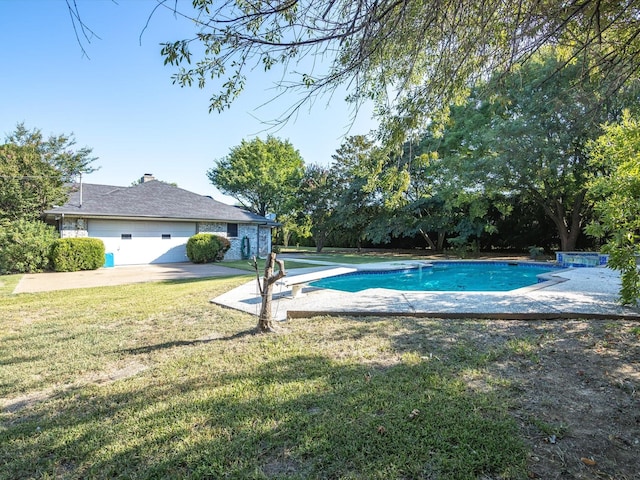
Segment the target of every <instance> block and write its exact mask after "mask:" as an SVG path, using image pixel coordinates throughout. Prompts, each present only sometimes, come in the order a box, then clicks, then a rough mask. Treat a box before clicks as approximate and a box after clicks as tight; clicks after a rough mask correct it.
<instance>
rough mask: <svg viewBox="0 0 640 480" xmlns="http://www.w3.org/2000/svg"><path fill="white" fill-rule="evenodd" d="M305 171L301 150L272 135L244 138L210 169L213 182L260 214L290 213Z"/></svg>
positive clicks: (208, 173) (209, 174)
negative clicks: (264, 138)
mask: <svg viewBox="0 0 640 480" xmlns="http://www.w3.org/2000/svg"><path fill="white" fill-rule="evenodd" d="M303 173H304V161H303V160H302V157H301V156H300V153H299V152H298V151H297V150H296V149H294V148H293V146H292V145H291V144H290V143H289V142H288V141H282V140H280V139H278V138H275V137H272V136H269V137H267V140H266V141H263V140H261V139H259V138H256V139H254V140H251V141H246V140H243V141H242V142H241V143H240V145H238V146H236V147H233V148H232V149H231V151H230V153H229V155H228V156H226V157H225V158H223V159H221V160H218V161H217V165H216V166H215V167H213V168H211V169H210V170H209V171H207V177H208V178H209V180H210V181H211V183H212V184H213V185H214V186H216V187H217V188H219V189H220V190H221V191H222V192H223V193H225V194H227V195H230V196H232V197H233V198H235V199H236V200H238V201H239V202H240V203H241V204H242V205H243V206H244V207H245V208H247V209H249V210H251V211H252V212H254V213H257V214H258V215H262V216H264V215H266V214H267V213H275V214H276V216H277V215H280V214H284V213H287V212H289V211H290V210H291V209H292V208H293V205H292V203H294V202H295V194H296V192H297V190H298V187H299V186H300V180H301V179H302V176H303Z"/></svg>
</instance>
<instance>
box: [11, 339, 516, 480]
mask: <svg viewBox="0 0 640 480" xmlns="http://www.w3.org/2000/svg"><path fill="white" fill-rule="evenodd" d="M246 334H247V333H246V332H241V335H240V336H242V335H246ZM270 341H273V340H272V339H271V338H269V339H266V340H265V342H270ZM265 345H266V343H260V344H259V345H256V347H255V348H256V354H260V352H261V351H262V350H263V347H264V346H265ZM159 348H164V347H159ZM280 348H290V349H291V353H290V354H289V355H285V356H281V357H280V358H277V359H269V358H266V359H265V361H264V362H262V363H259V364H258V365H257V366H255V364H252V365H253V366H251V365H245V364H243V362H242V360H241V358H239V359H238V364H237V365H235V366H234V368H232V369H231V368H230V365H226V366H225V367H221V366H220V365H218V364H217V363H216V359H215V358H213V357H212V356H208V355H207V356H205V357H203V358H206V359H208V360H209V363H207V364H204V365H203V364H200V363H199V362H192V363H189V362H188V361H187V359H185V362H187V363H188V364H189V366H188V368H187V367H186V366H185V369H184V370H183V371H182V372H183V373H182V375H178V376H175V371H174V370H170V369H169V370H166V371H165V370H163V369H162V367H158V368H156V369H154V372H153V373H152V374H149V375H141V376H138V377H134V378H130V379H128V380H126V381H124V382H115V383H112V384H110V385H106V386H102V387H97V386H93V387H84V388H78V389H75V390H70V391H67V392H64V393H63V394H60V395H57V396H54V397H52V398H51V399H49V400H48V401H47V402H45V403H42V404H40V405H39V406H37V407H36V408H33V409H30V410H29V411H28V412H26V411H24V412H21V413H20V415H14V416H13V417H11V418H8V419H7V422H5V428H4V429H3V430H2V431H0V441H2V443H3V445H5V446H6V448H4V449H3V451H2V452H0V462H1V463H2V464H3V465H4V466H5V467H4V472H3V473H1V474H0V478H28V477H32V476H39V475H41V474H42V472H48V474H49V475H52V476H59V477H65V478H86V477H91V478H133V477H135V478H223V477H226V478H291V479H293V478H297V479H302V478H312V479H313V478H341V477H349V478H354V479H365V478H366V479H370V478H378V479H382V478H385V479H387V478H436V477H437V478H477V477H478V476H480V475H490V474H492V473H493V474H496V475H505V477H504V478H522V476H523V466H524V464H525V450H524V449H523V447H522V445H521V444H520V443H519V441H518V440H517V436H516V435H515V425H514V423H513V422H512V421H511V420H510V419H509V418H508V417H507V416H506V415H504V414H503V413H502V412H501V409H500V408H499V405H496V404H495V401H494V399H493V398H492V396H491V395H488V394H485V393H480V392H471V391H469V390H468V389H466V388H465V387H464V385H461V384H460V382H459V381H458V380H457V378H456V376H455V375H446V374H445V373H446V372H443V371H442V370H438V371H435V370H433V369H432V368H431V366H430V365H429V364H428V363H399V364H397V365H394V366H393V367H391V368H388V369H386V370H385V371H384V372H378V373H377V374H376V375H374V376H373V377H371V378H370V377H368V376H367V373H368V366H367V365H363V364H360V363H358V362H352V361H336V359H335V358H331V357H330V356H327V355H323V354H322V353H317V354H299V353H296V350H295V348H293V347H291V346H290V347H287V346H286V344H283V345H281V347H280ZM216 367H217V368H216Z"/></svg>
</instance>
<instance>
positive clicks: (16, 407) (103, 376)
mask: <svg viewBox="0 0 640 480" xmlns="http://www.w3.org/2000/svg"><path fill="white" fill-rule="evenodd" d="M146 369H147V366H146V365H144V364H142V363H139V362H129V363H127V364H126V365H124V366H119V367H116V366H111V367H109V368H108V369H106V370H104V371H101V372H92V373H89V374H86V375H84V376H82V377H80V378H79V379H78V380H76V381H75V382H73V383H68V384H63V385H56V386H54V387H51V388H48V389H46V390H40V391H37V392H29V393H26V394H24V395H20V396H17V397H13V398H7V399H0V411H4V412H6V413H16V412H19V411H20V410H22V409H24V408H27V407H31V406H33V405H35V404H36V403H39V402H44V401H46V400H49V399H50V398H51V397H52V396H53V395H56V394H59V393H61V392H66V391H68V390H71V389H73V388H79V387H83V386H85V385H108V384H110V383H113V382H115V381H118V380H123V379H125V378H129V377H133V376H135V375H137V374H139V373H141V372H143V371H144V370H146Z"/></svg>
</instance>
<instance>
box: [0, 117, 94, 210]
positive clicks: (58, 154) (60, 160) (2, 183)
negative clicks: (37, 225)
mask: <svg viewBox="0 0 640 480" xmlns="http://www.w3.org/2000/svg"><path fill="white" fill-rule="evenodd" d="M74 146H75V139H74V138H73V135H71V136H68V135H57V136H54V135H52V136H50V137H49V138H48V139H45V138H44V137H43V135H42V132H41V131H40V130H38V129H34V130H28V129H26V128H25V126H24V124H22V123H19V124H18V125H17V127H16V130H15V132H13V133H11V134H9V135H7V137H6V143H5V144H4V145H0V219H6V220H19V219H27V220H36V219H38V218H39V217H40V214H41V213H42V212H43V211H44V210H46V209H47V208H50V207H51V206H53V205H54V204H62V203H64V202H65V201H66V198H67V195H68V192H69V186H68V184H67V183H68V182H71V181H73V180H75V178H76V175H77V174H79V173H83V172H86V173H89V172H92V171H94V170H95V169H94V168H93V167H92V166H91V163H92V162H94V161H95V158H94V157H92V156H91V149H90V148H87V147H84V148H81V149H78V150H74Z"/></svg>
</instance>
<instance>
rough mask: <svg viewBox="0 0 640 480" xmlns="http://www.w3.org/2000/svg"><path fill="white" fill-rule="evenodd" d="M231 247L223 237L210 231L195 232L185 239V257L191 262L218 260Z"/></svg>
mask: <svg viewBox="0 0 640 480" xmlns="http://www.w3.org/2000/svg"><path fill="white" fill-rule="evenodd" d="M229 248H231V243H230V242H229V240H228V239H226V238H225V237H220V236H218V235H214V234H212V233H197V234H195V235H194V236H192V237H191V238H189V240H188V241H187V257H189V260H191V261H192V262H193V263H211V262H219V261H220V260H222V259H223V258H224V254H225V253H227V251H228V250H229Z"/></svg>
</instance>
